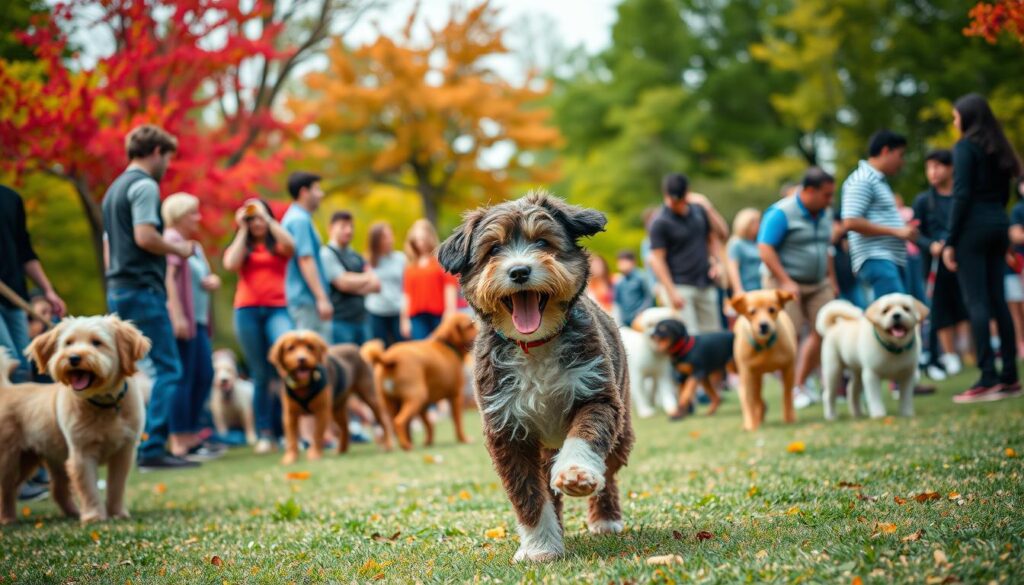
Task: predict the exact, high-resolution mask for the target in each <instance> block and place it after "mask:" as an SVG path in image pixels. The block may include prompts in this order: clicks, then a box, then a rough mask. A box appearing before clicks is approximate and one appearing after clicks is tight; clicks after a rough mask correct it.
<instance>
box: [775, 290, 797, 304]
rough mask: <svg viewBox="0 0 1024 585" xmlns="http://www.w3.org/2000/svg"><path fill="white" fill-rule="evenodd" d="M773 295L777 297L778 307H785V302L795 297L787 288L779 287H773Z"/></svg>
mask: <svg viewBox="0 0 1024 585" xmlns="http://www.w3.org/2000/svg"><path fill="white" fill-rule="evenodd" d="M775 297H776V298H778V299H779V306H780V307H785V306H786V303H788V302H789V301H792V300H793V299H795V298H796V297H794V296H793V293H791V292H789V291H788V290H783V289H781V288H777V289H775Z"/></svg>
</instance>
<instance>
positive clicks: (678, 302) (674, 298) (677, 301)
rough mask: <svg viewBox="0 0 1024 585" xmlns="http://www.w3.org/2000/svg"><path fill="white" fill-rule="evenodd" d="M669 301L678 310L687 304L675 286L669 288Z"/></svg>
mask: <svg viewBox="0 0 1024 585" xmlns="http://www.w3.org/2000/svg"><path fill="white" fill-rule="evenodd" d="M668 302H669V303H670V304H671V305H672V308H673V309H675V310H677V311H682V310H683V307H685V306H686V301H685V300H683V297H682V296H680V294H679V293H678V292H677V291H676V289H675V288H674V287H673V288H670V289H668Z"/></svg>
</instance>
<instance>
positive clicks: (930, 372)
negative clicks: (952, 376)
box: [924, 364, 949, 382]
mask: <svg viewBox="0 0 1024 585" xmlns="http://www.w3.org/2000/svg"><path fill="white" fill-rule="evenodd" d="M924 374H925V375H926V376H928V378H929V379H932V380H935V381H936V382H941V381H943V380H945V379H946V378H948V377H949V376H947V375H946V370H944V369H942V368H940V367H939V366H936V365H935V364H932V365H929V366H928V367H926V368H925V369H924Z"/></svg>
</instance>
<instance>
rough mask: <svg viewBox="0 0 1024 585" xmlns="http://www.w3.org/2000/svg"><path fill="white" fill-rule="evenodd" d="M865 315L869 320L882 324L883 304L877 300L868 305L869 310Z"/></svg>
mask: <svg viewBox="0 0 1024 585" xmlns="http://www.w3.org/2000/svg"><path fill="white" fill-rule="evenodd" d="M864 317H866V318H867V320H868V321H871V322H872V323H874V324H875V325H881V324H882V305H881V303H879V302H878V301H875V302H873V303H871V304H870V305H868V310H866V311H864Z"/></svg>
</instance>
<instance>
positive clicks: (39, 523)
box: [36, 520, 45, 528]
mask: <svg viewBox="0 0 1024 585" xmlns="http://www.w3.org/2000/svg"><path fill="white" fill-rule="evenodd" d="M43 526H45V524H43V521H42V520H40V521H39V522H36V528H42V527H43Z"/></svg>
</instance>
